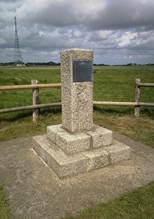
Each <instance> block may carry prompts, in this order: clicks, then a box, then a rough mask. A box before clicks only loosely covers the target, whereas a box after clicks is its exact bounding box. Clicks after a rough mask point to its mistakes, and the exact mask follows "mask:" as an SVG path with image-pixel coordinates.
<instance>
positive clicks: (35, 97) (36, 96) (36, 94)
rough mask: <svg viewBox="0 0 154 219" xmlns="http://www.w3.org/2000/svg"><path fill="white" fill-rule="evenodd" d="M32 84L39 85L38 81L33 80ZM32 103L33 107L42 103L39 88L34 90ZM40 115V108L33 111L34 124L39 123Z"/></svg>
mask: <svg viewBox="0 0 154 219" xmlns="http://www.w3.org/2000/svg"><path fill="white" fill-rule="evenodd" d="M31 84H32V85H36V84H38V81H37V80H32V81H31ZM32 102H33V103H32V104H33V106H35V105H37V104H39V103H40V100H39V88H33V89H32ZM39 113H40V109H39V108H36V109H33V114H32V120H33V122H37V120H38V118H39Z"/></svg>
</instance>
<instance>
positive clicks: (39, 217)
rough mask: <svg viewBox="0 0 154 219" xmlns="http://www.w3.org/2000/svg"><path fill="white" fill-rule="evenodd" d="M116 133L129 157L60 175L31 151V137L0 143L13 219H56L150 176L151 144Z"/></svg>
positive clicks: (0, 178) (0, 171)
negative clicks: (70, 175) (69, 175)
mask: <svg viewBox="0 0 154 219" xmlns="http://www.w3.org/2000/svg"><path fill="white" fill-rule="evenodd" d="M115 137H116V138H117V139H118V140H121V141H123V142H125V143H127V144H128V145H130V146H131V148H132V155H131V160H129V161H125V162H122V163H119V164H118V165H116V166H111V167H106V168H103V169H100V170H96V171H93V172H90V173H86V174H81V175H79V176H77V177H73V178H69V179H65V180H59V179H58V177H57V176H56V175H55V174H54V172H53V171H52V170H50V169H49V168H48V167H47V166H46V165H45V164H44V163H43V162H42V161H41V160H40V159H39V158H38V156H37V155H36V154H35V153H34V152H33V150H32V148H31V147H32V145H31V138H21V139H15V140H12V141H8V142H3V143H1V144H0V184H2V185H4V189H5V191H6V194H7V197H8V200H9V204H10V207H11V210H12V213H13V214H14V215H15V216H16V217H17V218H19V217H21V218H29V219H57V218H61V217H62V216H64V215H65V214H73V213H76V212H78V211H79V210H81V209H82V208H85V207H91V206H94V205H95V204H96V203H98V202H104V201H107V200H109V199H113V198H114V197H118V196H119V195H121V194H122V193H124V192H127V191H131V190H133V189H135V188H138V187H140V186H142V185H145V184H147V183H149V182H150V181H153V180H154V149H152V148H150V147H148V146H145V145H143V144H140V143H138V142H135V141H133V140H131V139H129V138H127V137H124V136H121V135H118V134H115Z"/></svg>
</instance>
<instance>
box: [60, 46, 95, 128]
mask: <svg viewBox="0 0 154 219" xmlns="http://www.w3.org/2000/svg"><path fill="white" fill-rule="evenodd" d="M73 60H84V61H85V60H86V61H91V62H92V60H93V52H92V51H91V50H84V49H70V50H64V51H62V52H61V83H62V125H63V127H64V128H65V129H67V130H68V131H69V132H82V131H85V130H90V129H91V128H92V127H93V116H92V114H93V103H92V98H93V83H92V82H82V83H80V82H77V83H73V68H72V63H73Z"/></svg>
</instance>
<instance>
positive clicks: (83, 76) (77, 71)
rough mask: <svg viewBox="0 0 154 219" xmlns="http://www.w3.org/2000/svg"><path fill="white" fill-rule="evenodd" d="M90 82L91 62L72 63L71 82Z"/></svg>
mask: <svg viewBox="0 0 154 219" xmlns="http://www.w3.org/2000/svg"><path fill="white" fill-rule="evenodd" d="M88 81H92V62H91V61H73V82H88Z"/></svg>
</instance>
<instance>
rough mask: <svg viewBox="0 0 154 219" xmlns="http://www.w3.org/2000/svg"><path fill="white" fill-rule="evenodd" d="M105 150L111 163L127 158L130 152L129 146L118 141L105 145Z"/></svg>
mask: <svg viewBox="0 0 154 219" xmlns="http://www.w3.org/2000/svg"><path fill="white" fill-rule="evenodd" d="M106 151H107V152H108V153H109V158H110V163H111V164H115V163H117V162H120V161H122V160H128V159H129V158H130V153H131V149H130V147H129V146H127V145H125V144H123V143H121V142H119V141H115V142H114V144H113V145H111V146H109V147H106Z"/></svg>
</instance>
